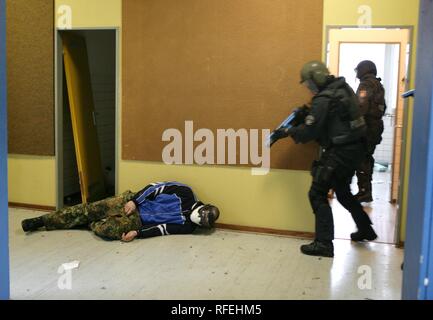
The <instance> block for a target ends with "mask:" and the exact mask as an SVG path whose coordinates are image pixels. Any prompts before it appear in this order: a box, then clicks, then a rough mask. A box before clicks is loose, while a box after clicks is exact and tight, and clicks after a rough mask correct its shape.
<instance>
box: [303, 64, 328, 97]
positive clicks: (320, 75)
mask: <svg viewBox="0 0 433 320" xmlns="http://www.w3.org/2000/svg"><path fill="white" fill-rule="evenodd" d="M328 76H329V70H328V68H327V67H326V65H325V64H324V63H323V62H321V61H310V62H307V63H306V64H304V66H303V67H302V69H301V83H304V84H306V85H307V87H308V88H309V89H310V90H312V91H318V90H317V89H319V88H322V87H323V86H325V85H326V82H327V81H328Z"/></svg>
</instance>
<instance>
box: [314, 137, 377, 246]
mask: <svg viewBox="0 0 433 320" xmlns="http://www.w3.org/2000/svg"><path fill="white" fill-rule="evenodd" d="M364 155H365V144H364V143H356V144H351V145H345V146H337V147H333V148H330V149H328V150H326V151H324V153H323V154H322V156H321V158H320V160H319V161H315V162H314V163H313V168H312V172H311V173H312V176H313V182H312V185H311V188H310V192H309V194H308V195H309V198H310V204H311V207H312V209H313V212H314V214H315V216H316V219H315V220H316V240H319V241H322V242H325V241H331V240H333V239H334V219H333V216H332V210H331V207H330V205H329V202H328V197H327V195H328V191H329V189H333V190H334V191H335V194H336V196H337V200H338V201H339V202H340V203H341V205H342V206H343V207H344V208H345V209H346V210H348V211H349V212H350V213H351V214H352V218H353V220H354V221H355V223H356V226H357V227H358V230H365V229H366V228H367V227H368V226H369V225H371V224H372V223H371V220H370V218H369V217H368V215H367V213H365V211H364V210H363V208H362V206H361V204H360V203H359V202H358V201H357V200H356V198H355V197H354V196H353V194H352V193H351V191H350V183H351V180H352V177H353V174H354V172H355V168H357V167H358V166H359V163H360V161H362V159H363V158H364Z"/></svg>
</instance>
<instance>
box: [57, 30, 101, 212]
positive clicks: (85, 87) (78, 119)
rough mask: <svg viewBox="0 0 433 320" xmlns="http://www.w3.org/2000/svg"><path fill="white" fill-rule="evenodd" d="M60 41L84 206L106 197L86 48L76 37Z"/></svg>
mask: <svg viewBox="0 0 433 320" xmlns="http://www.w3.org/2000/svg"><path fill="white" fill-rule="evenodd" d="M61 37H62V42H63V61H64V67H65V76H66V85H67V91H68V100H69V106H70V111H71V120H72V132H73V136H74V144H75V152H76V158H77V167H78V175H79V180H80V189H81V198H82V201H83V203H87V202H92V201H95V200H99V199H102V198H104V197H105V193H106V191H105V185H104V175H103V170H102V165H101V156H100V148H99V142H98V137H97V131H96V118H95V108H94V101H93V94H92V87H91V80H90V70H89V62H88V55H87V47H86V41H85V39H84V38H83V37H81V36H79V35H76V34H73V33H71V32H63V33H62V34H61Z"/></svg>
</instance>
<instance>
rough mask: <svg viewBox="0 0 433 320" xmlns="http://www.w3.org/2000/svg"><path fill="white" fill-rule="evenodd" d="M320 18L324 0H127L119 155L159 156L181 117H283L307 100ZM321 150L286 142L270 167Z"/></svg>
mask: <svg viewBox="0 0 433 320" xmlns="http://www.w3.org/2000/svg"><path fill="white" fill-rule="evenodd" d="M322 15H323V3H322V1H319V0H307V1H293V0H267V1H263V0H248V1H245V0H205V1H203V0H182V1H179V0H147V1H141V0H128V1H123V21H122V29H123V38H122V42H123V61H122V63H123V67H122V72H123V79H122V81H123V85H122V88H123V89H122V91H123V97H122V101H123V106H122V158H123V159H127V160H149V161H161V153H162V149H163V147H164V146H165V145H167V142H163V141H161V136H162V133H163V131H164V130H165V129H168V128H177V129H179V130H181V131H183V128H184V121H185V120H193V121H194V128H195V130H197V129H198V128H209V129H212V130H213V131H214V134H215V133H216V129H217V128H222V129H228V128H234V129H239V128H246V129H249V128H257V129H265V128H268V129H271V128H274V127H275V126H277V125H278V124H280V123H281V121H282V120H283V119H284V118H285V117H286V116H287V115H288V114H289V113H290V111H291V109H293V108H294V107H295V106H298V105H301V104H303V103H304V102H307V101H308V100H309V99H310V96H309V94H308V92H307V90H306V89H305V88H303V87H302V86H301V85H300V84H299V70H300V68H301V66H302V64H303V63H304V62H306V61H309V60H313V59H320V57H321V53H322V48H321V43H322ZM215 136H216V134H215ZM215 150H216V148H215ZM316 151H317V148H316V147H315V145H314V144H310V145H307V146H296V145H294V144H293V143H292V142H291V141H290V140H289V139H286V140H285V141H283V142H279V143H277V144H276V145H275V146H274V147H273V148H272V161H271V166H272V167H274V168H290V169H307V168H309V166H310V162H311V158H312V157H314V156H315V154H316Z"/></svg>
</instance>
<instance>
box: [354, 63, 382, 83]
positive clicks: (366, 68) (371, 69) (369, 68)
mask: <svg viewBox="0 0 433 320" xmlns="http://www.w3.org/2000/svg"><path fill="white" fill-rule="evenodd" d="M355 72H356V77H357V78H358V79H362V78H363V77H364V76H365V75H367V74H372V75H374V76H377V69H376V65H375V64H374V62H373V61H370V60H364V61H361V62H360V63H358V65H357V66H356V68H355Z"/></svg>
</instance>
